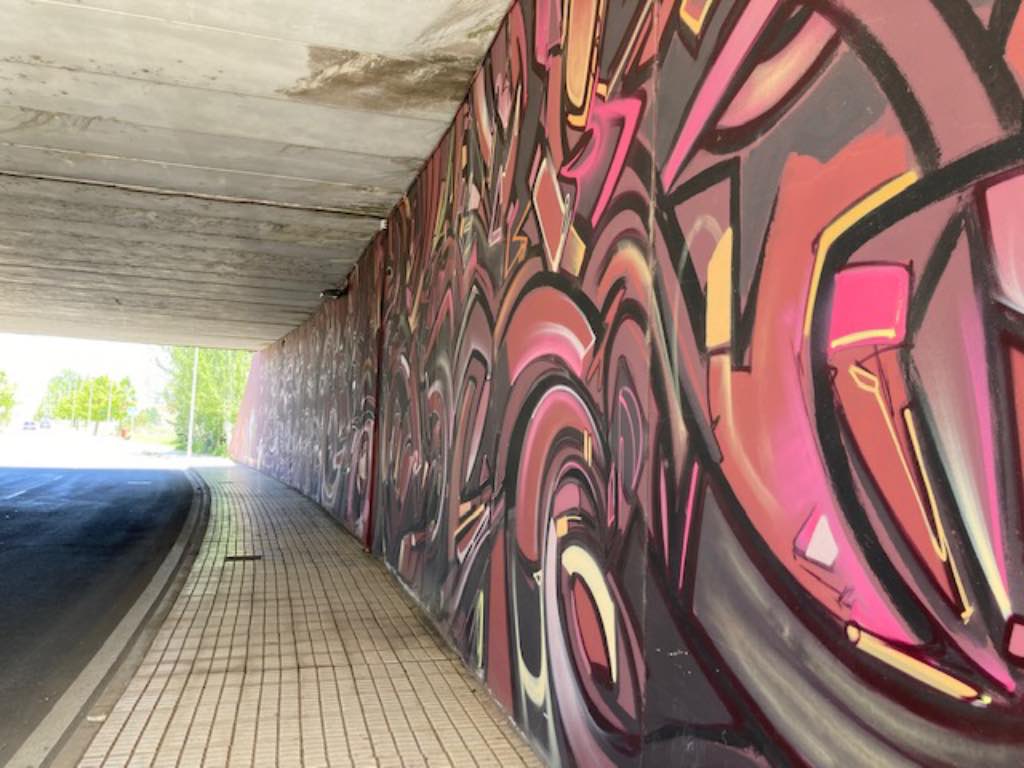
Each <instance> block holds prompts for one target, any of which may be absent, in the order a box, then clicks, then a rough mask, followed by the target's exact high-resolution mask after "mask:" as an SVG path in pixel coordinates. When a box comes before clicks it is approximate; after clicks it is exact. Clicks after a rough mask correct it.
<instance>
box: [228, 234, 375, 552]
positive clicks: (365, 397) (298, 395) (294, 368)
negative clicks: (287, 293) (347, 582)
mask: <svg viewBox="0 0 1024 768" xmlns="http://www.w3.org/2000/svg"><path fill="white" fill-rule="evenodd" d="M382 256H383V243H382V239H381V238H377V239H375V241H374V242H373V244H372V245H371V246H370V248H369V249H368V250H367V252H366V254H364V256H363V258H362V260H361V261H360V262H359V264H358V265H357V266H356V268H355V269H354V270H353V272H352V274H351V275H349V278H348V290H347V292H346V293H345V295H344V296H343V297H342V298H340V299H337V300H333V301H326V302H324V304H323V305H322V306H321V308H320V310H319V311H318V312H317V313H316V314H315V315H314V316H313V317H312V318H311V319H310V320H309V321H307V322H306V323H305V324H304V325H303V326H302V327H301V328H299V329H297V330H295V331H293V332H292V333H290V334H288V335H287V336H285V337H284V338H283V339H281V340H280V341H278V342H277V343H276V344H274V345H272V346H271V347H268V348H267V349H265V350H263V351H261V352H259V353H258V354H256V355H255V356H254V357H253V365H252V370H251V371H250V373H249V382H248V384H247V385H246V392H245V396H244V398H243V400H242V406H241V409H240V410H239V415H238V421H237V424H236V427H235V433H234V436H233V440H232V443H231V455H232V457H233V458H234V459H235V460H236V461H240V462H243V463H245V464H249V465H250V466H253V467H256V468H257V469H260V470H262V471H263V472H266V473H268V474H270V475H272V476H274V477H276V478H278V479H280V480H281V481H283V482H284V483H286V484H288V485H290V486H291V487H293V488H295V489H297V490H299V491H301V492H302V493H303V494H305V495H306V496H309V497H310V498H312V499H314V500H315V501H317V502H318V503H319V504H321V505H322V506H323V507H324V508H326V509H327V510H328V511H329V512H330V513H331V515H332V516H333V517H334V518H335V519H337V520H338V521H339V522H340V523H341V524H342V525H344V526H345V527H346V528H347V529H348V530H350V531H351V532H352V533H353V534H354V535H355V536H357V537H359V538H363V536H364V535H365V532H366V525H367V521H368V519H369V516H370V502H371V496H372V493H371V491H372V488H371V486H372V483H371V476H370V475H371V472H372V463H373V449H374V420H375V418H376V413H377V346H378V330H379V327H380V294H379V291H378V288H377V286H378V285H379V284H380V280H381V270H382V269H383V258H382Z"/></svg>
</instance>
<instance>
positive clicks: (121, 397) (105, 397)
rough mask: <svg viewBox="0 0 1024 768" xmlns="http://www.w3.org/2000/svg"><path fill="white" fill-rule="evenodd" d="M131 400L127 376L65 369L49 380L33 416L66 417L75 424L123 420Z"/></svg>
mask: <svg viewBox="0 0 1024 768" xmlns="http://www.w3.org/2000/svg"><path fill="white" fill-rule="evenodd" d="M135 403H136V395H135V387H134V386H133V385H132V382H131V380H130V379H128V378H127V377H125V378H123V379H121V380H120V381H114V380H113V379H111V378H110V377H109V376H96V377H94V378H89V377H83V376H81V375H79V374H77V373H75V372H74V371H70V370H65V371H62V372H61V373H60V374H58V375H57V376H54V377H53V378H52V379H50V382H49V384H48V385H47V388H46V395H45V396H44V397H43V401H42V403H40V404H39V408H38V409H37V411H36V417H37V418H43V417H44V416H45V417H48V418H51V419H62V420H67V421H71V422H73V423H74V424H75V425H76V426H77V425H78V424H80V423H83V422H84V423H92V424H94V425H96V426H98V425H99V423H100V422H101V421H114V422H118V423H124V422H125V421H127V420H128V412H129V411H130V410H131V409H132V408H134V407H135Z"/></svg>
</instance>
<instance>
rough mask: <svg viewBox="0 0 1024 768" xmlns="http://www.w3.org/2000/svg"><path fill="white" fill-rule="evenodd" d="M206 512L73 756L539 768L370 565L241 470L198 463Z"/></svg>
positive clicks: (281, 493)
mask: <svg viewBox="0 0 1024 768" xmlns="http://www.w3.org/2000/svg"><path fill="white" fill-rule="evenodd" d="M200 474H201V475H202V476H203V478H204V479H205V481H206V482H207V484H208V486H209V488H210V493H211V507H210V522H209V526H208V528H207V531H206V536H205V540H204V542H203V545H202V549H201V550H200V552H199V555H198V558H197V559H196V561H195V564H194V565H193V568H192V571H191V573H190V574H189V577H188V580H187V582H186V583H185V585H184V587H183V588H182V590H181V592H180V593H179V595H178V597H177V600H176V601H175V604H174V606H173V607H172V608H171V610H170V613H169V614H168V616H167V618H166V619H165V620H164V622H163V624H162V626H161V627H160V629H159V631H158V632H157V634H156V637H155V639H154V641H153V643H152V645H151V646H150V648H149V650H148V652H147V654H146V656H145V658H144V659H143V662H142V665H141V666H140V667H139V668H138V670H137V672H136V674H135V676H134V677H133V678H132V680H131V681H130V683H129V684H128V687H127V689H126V690H125V691H124V693H123V695H122V696H121V698H120V699H119V700H118V701H117V703H116V704H115V705H114V706H113V707H112V708H111V709H110V710H109V711H98V712H94V713H92V715H93V717H95V718H97V719H102V721H103V725H102V727H101V728H100V730H99V732H98V733H97V735H96V737H95V739H94V740H93V742H92V743H91V745H90V746H89V748H88V750H87V751H86V754H85V756H84V758H83V760H82V762H81V763H80V766H81V768H99V766H104V768H107V767H113V766H128V765H132V766H135V765H138V766H151V765H152V766H164V765H167V766H245V767H246V768H248V767H249V766H279V767H280V768H284V767H285V766H296V767H298V766H326V765H331V766H350V767H354V768H364V767H366V766H380V767H381V768H386V767H387V766H395V767H396V768H410V767H411V766H457V767H461V766H507V767H509V768H511V767H512V766H537V765H539V763H538V761H537V759H536V758H535V757H534V755H533V753H532V752H531V751H530V748H529V746H527V744H526V742H525V741H523V740H522V738H521V737H520V736H519V734H518V733H517V732H516V731H515V729H514V728H513V727H512V725H511V723H510V722H509V721H508V719H507V718H506V716H505V715H504V713H502V712H501V711H500V710H499V709H498V708H497V707H496V706H495V704H494V702H493V700H492V699H491V697H490V695H489V694H488V693H487V691H486V689H485V688H484V687H483V686H482V685H481V684H480V682H479V681H478V680H476V679H474V678H472V677H471V676H470V675H469V674H468V673H467V672H466V670H465V668H464V667H463V666H462V663H461V661H460V660H459V659H458V658H457V657H456V655H455V654H454V652H452V651H451V650H450V649H449V648H447V647H446V646H444V645H443V644H442V643H441V642H440V641H439V640H438V639H437V636H436V634H434V633H433V632H431V631H430V630H429V629H428V628H427V626H426V622H425V620H424V619H423V618H422V616H421V614H420V613H419V612H418V611H417V610H416V609H415V608H414V607H413V606H412V605H411V604H410V601H409V598H408V597H407V596H406V595H405V593H404V592H403V590H402V588H401V587H400V586H399V585H398V583H397V581H396V580H395V579H394V578H393V577H392V576H391V575H390V574H389V573H388V572H387V569H386V568H385V566H384V565H383V563H381V561H379V560H377V559H375V558H372V557H370V556H368V555H366V554H364V553H363V552H362V551H361V547H360V545H359V543H358V542H357V541H356V540H355V538H353V537H352V536H350V535H349V534H347V533H344V532H343V531H341V530H340V529H339V528H338V526H337V525H336V524H335V523H334V522H333V521H331V520H330V519H329V518H328V517H327V515H326V514H325V513H324V511H323V510H322V509H320V508H319V507H317V506H316V505H315V504H313V503H312V502H311V501H309V500H308V499H306V498H304V497H303V496H300V495H299V494H298V493H296V492H295V491H292V490H290V489H288V488H286V487H285V486H283V485H282V484H281V483H279V482H277V481H276V480H271V479H270V478H267V477H264V476H262V475H259V474H258V473H256V472H254V471H253V470H251V469H246V468H244V467H240V466H235V467H232V468H230V469H221V468H207V469H202V470H201V471H200Z"/></svg>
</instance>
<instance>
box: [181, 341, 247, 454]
mask: <svg viewBox="0 0 1024 768" xmlns="http://www.w3.org/2000/svg"><path fill="white" fill-rule="evenodd" d="M194 354H195V350H194V349H193V348H192V347H168V348H167V349H166V350H165V355H166V362H165V364H164V370H166V371H167V373H168V378H169V381H168V384H167V390H166V393H165V397H166V400H167V405H168V408H169V409H170V410H171V412H172V413H173V414H174V431H175V434H176V435H177V446H178V448H181V449H183V450H184V449H185V448H186V446H187V445H188V414H189V403H190V402H191V398H192V363H193V356H194ZM251 360H252V354H251V353H249V352H244V351H240V350H228V349H200V350H199V367H198V375H197V379H196V417H195V429H194V433H193V439H192V448H193V450H194V451H195V452H196V453H204V454H209V455H213V456H225V455H227V450H228V434H229V431H230V429H231V426H232V425H233V424H234V422H235V419H236V418H238V408H239V406H240V405H241V403H242V395H243V394H244V392H245V382H246V378H247V377H248V375H249V364H250V362H251Z"/></svg>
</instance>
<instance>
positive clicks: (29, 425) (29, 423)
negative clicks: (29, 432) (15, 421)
mask: <svg viewBox="0 0 1024 768" xmlns="http://www.w3.org/2000/svg"><path fill="white" fill-rule="evenodd" d="M21 428H22V429H35V428H36V423H35V422H34V421H26V422H25V423H24V424H22V425H21Z"/></svg>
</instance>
